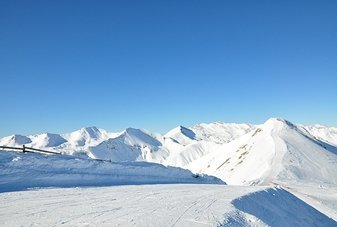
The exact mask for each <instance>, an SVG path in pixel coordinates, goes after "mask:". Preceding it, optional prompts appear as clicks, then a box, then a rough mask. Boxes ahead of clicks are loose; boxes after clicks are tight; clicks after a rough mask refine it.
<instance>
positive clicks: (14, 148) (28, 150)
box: [0, 145, 111, 163]
mask: <svg viewBox="0 0 337 227" xmlns="http://www.w3.org/2000/svg"><path fill="white" fill-rule="evenodd" d="M0 149H3V150H4V149H6V150H15V151H17V150H18V151H22V152H23V153H27V152H29V153H45V154H59V155H61V154H62V153H60V152H55V151H47V150H43V149H38V148H34V147H27V146H25V145H22V147H9V146H0ZM73 158H79V157H77V156H74V157H73ZM90 160H95V161H100V162H110V163H111V160H105V159H98V158H92V159H90Z"/></svg>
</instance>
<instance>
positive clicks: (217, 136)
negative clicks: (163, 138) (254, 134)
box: [191, 122, 256, 144]
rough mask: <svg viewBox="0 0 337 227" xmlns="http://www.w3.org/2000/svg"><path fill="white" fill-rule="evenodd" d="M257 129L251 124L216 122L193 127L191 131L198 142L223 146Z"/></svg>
mask: <svg viewBox="0 0 337 227" xmlns="http://www.w3.org/2000/svg"><path fill="white" fill-rule="evenodd" d="M255 128H256V126H254V125H251V124H235V123H223V122H215V123H210V124H205V123H203V124H198V125H195V126H193V127H191V130H192V131H193V132H194V133H195V134H196V136H195V137H196V138H197V139H198V140H204V141H210V142H215V143H219V144H223V143H228V142H230V141H232V140H234V139H236V138H238V137H240V136H243V135H244V134H246V133H248V132H250V131H252V130H254V129H255Z"/></svg>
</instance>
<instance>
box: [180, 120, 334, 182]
mask: <svg viewBox="0 0 337 227" xmlns="http://www.w3.org/2000/svg"><path fill="white" fill-rule="evenodd" d="M181 159H184V157H181ZM180 166H181V165H180ZM182 167H184V166H182ZM185 168H188V169H191V170H192V171H194V172H202V173H207V174H211V175H214V176H217V177H220V178H221V179H223V180H225V181H226V182H227V183H229V184H238V185H241V184H270V183H273V182H274V183H275V182H284V183H285V182H287V183H290V182H298V181H301V182H308V183H309V182H311V183H315V184H337V156H336V155H335V154H334V153H331V152H329V151H327V150H326V149H325V148H324V147H323V146H322V145H321V144H320V143H319V142H318V141H316V140H315V139H314V138H310V137H308V136H307V135H305V134H303V133H302V132H301V130H299V129H297V127H296V126H295V125H293V124H291V123H290V122H288V121H285V120H283V119H270V120H268V121H267V122H266V123H264V124H263V125H260V126H259V127H257V129H256V130H255V131H252V132H250V133H248V134H245V135H244V136H241V137H240V138H238V139H235V140H233V141H231V142H229V143H227V144H223V145H220V146H218V147H216V148H214V149H212V152H207V154H206V155H205V156H203V157H201V158H199V159H195V160H194V161H192V162H190V163H188V164H187V165H186V166H185Z"/></svg>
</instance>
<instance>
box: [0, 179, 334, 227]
mask: <svg viewBox="0 0 337 227" xmlns="http://www.w3.org/2000/svg"><path fill="white" fill-rule="evenodd" d="M0 204H1V205H0V220H1V223H2V225H3V226H62V225H64V226H282V227H283V226H336V225H337V222H335V221H334V220H332V219H330V218H328V217H327V216H326V215H324V214H322V213H321V212H319V211H317V210H316V209H314V208H312V207H311V206H309V205H308V204H306V203H304V202H303V201H302V200H300V199H298V198H297V197H295V196H294V195H292V194H290V193H289V192H287V191H285V190H283V189H281V188H269V187H262V186H256V187H252V186H250V187H244V186H226V185H191V184H188V185H184V184H168V185H137V186H114V187H99V188H68V189H41V190H33V191H21V192H9V193H1V194H0Z"/></svg>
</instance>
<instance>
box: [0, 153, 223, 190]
mask: <svg viewBox="0 0 337 227" xmlns="http://www.w3.org/2000/svg"><path fill="white" fill-rule="evenodd" d="M163 183H165V184H168V183H195V184H198V183H209V184H224V183H223V182H222V181H220V180H219V179H216V178H214V177H208V176H199V177H198V178H196V177H195V176H193V174H192V173H191V172H190V171H188V170H184V169H180V168H175V167H164V166H163V165H160V164H155V163H147V162H124V163H121V162H120V163H113V162H112V163H111V162H102V161H95V160H91V159H83V158H76V157H72V156H66V155H41V154H31V153H26V154H23V153H18V152H6V151H2V152H0V192H4V191H15V190H22V189H27V188H32V187H78V186H103V185H125V184H163Z"/></svg>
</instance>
